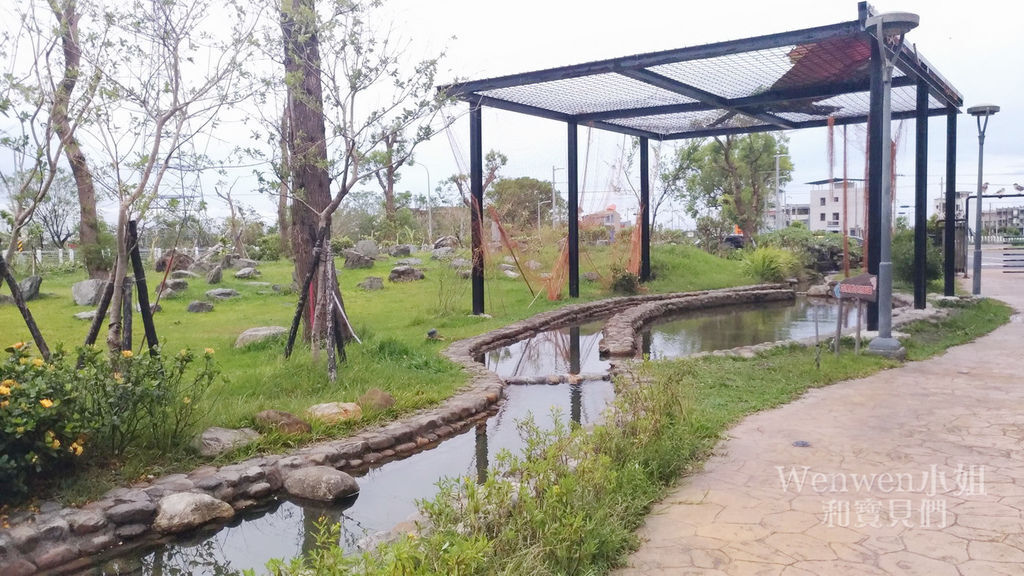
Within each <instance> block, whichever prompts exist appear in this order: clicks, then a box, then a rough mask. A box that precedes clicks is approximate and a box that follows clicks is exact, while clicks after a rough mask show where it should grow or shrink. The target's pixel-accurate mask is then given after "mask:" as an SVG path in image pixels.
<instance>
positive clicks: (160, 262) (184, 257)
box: [154, 250, 195, 272]
mask: <svg viewBox="0 0 1024 576" xmlns="http://www.w3.org/2000/svg"><path fill="white" fill-rule="evenodd" d="M171 258H173V259H174V263H173V264H171V271H172V272H173V271H175V270H188V269H189V268H191V267H192V264H193V263H194V262H195V261H194V260H193V259H192V257H191V256H189V255H188V254H185V253H184V252H179V251H177V250H170V251H168V252H167V253H166V254H164V255H163V256H161V257H160V258H159V259H157V261H156V265H155V266H154V268H155V269H156V271H157V272H163V271H164V270H166V269H167V263H168V262H170V261H171Z"/></svg>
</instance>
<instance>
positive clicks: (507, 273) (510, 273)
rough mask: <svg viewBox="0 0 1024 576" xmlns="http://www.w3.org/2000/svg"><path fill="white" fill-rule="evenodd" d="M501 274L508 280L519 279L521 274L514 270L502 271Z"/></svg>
mask: <svg viewBox="0 0 1024 576" xmlns="http://www.w3.org/2000/svg"><path fill="white" fill-rule="evenodd" d="M501 273H502V274H504V275H505V276H506V277H508V278H519V273H518V272H515V271H512V270H502V271H501Z"/></svg>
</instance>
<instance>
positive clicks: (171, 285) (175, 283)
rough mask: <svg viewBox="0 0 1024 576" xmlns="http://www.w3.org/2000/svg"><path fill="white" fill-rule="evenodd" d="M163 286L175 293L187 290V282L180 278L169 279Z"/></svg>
mask: <svg viewBox="0 0 1024 576" xmlns="http://www.w3.org/2000/svg"><path fill="white" fill-rule="evenodd" d="M163 285H164V288H168V289H170V290H174V291H175V292H181V291H184V290H188V280H184V279H181V278H169V279H168V280H167V281H166V282H164V283H163Z"/></svg>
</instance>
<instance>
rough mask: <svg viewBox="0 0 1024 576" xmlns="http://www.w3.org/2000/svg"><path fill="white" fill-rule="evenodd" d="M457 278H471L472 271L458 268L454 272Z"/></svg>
mask: <svg viewBox="0 0 1024 576" xmlns="http://www.w3.org/2000/svg"><path fill="white" fill-rule="evenodd" d="M455 273H456V274H457V275H458V276H459V278H470V277H472V276H473V271H472V270H470V269H469V268H459V269H458V270H456V271H455Z"/></svg>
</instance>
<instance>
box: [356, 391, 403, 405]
mask: <svg viewBox="0 0 1024 576" xmlns="http://www.w3.org/2000/svg"><path fill="white" fill-rule="evenodd" d="M359 405H360V406H365V407H367V408H368V409H372V410H387V409H388V408H391V407H392V406H394V405H395V398H394V396H392V395H391V394H388V393H387V392H385V391H383V390H381V389H380V388H370V389H369V390H367V391H366V393H365V394H363V395H362V396H360V397H359Z"/></svg>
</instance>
